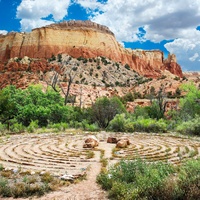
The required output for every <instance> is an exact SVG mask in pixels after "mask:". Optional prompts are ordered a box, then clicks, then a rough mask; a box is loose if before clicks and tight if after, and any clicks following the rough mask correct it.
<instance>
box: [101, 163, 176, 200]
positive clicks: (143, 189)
mask: <svg viewBox="0 0 200 200" xmlns="http://www.w3.org/2000/svg"><path fill="white" fill-rule="evenodd" d="M173 172H174V169H173V167H172V166H170V165H166V164H163V163H151V164H150V163H147V162H145V161H142V160H140V159H138V160H134V161H121V162H120V163H119V164H117V165H116V166H114V167H112V168H111V169H109V170H108V172H106V173H102V174H100V175H99V176H98V177H97V182H98V183H99V184H101V185H102V188H103V189H106V190H108V191H109V197H110V198H111V199H116V200H118V199H119V200H121V199H127V200H128V199H130V200H131V199H154V198H152V190H157V188H158V187H159V186H160V185H161V184H162V183H163V182H164V180H165V179H166V178H167V177H168V176H169V175H170V174H172V173H173Z"/></svg>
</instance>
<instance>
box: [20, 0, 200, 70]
mask: <svg viewBox="0 0 200 200" xmlns="http://www.w3.org/2000/svg"><path fill="white" fill-rule="evenodd" d="M72 4H79V5H80V6H81V7H82V8H84V9H85V10H86V12H87V14H88V19H91V20H92V21H94V22H97V23H99V24H103V25H106V26H108V27H109V28H110V29H111V31H113V33H114V34H115V36H116V38H117V40H118V41H119V42H120V43H123V42H135V41H141V42H143V41H147V40H150V41H152V42H155V43H159V42H161V41H163V40H173V41H172V42H169V43H167V44H166V45H165V48H166V49H167V50H168V51H170V52H171V53H175V54H176V56H177V60H178V62H179V63H180V64H181V65H183V63H186V64H187V65H188V66H190V67H189V68H191V69H192V68H193V66H195V65H197V62H198V59H199V58H196V57H194V56H195V55H197V54H195V53H197V52H200V43H199V41H200V31H198V30H196V27H197V26H200V0H184V2H183V1H181V0H178V1H174V0H168V1H166V0H159V1H157V0H144V1H142V0H126V1H122V0H114V1H113V0H101V1H100V0H22V2H21V4H20V5H19V6H18V8H17V18H19V19H21V29H22V30H23V31H30V30H31V29H32V28H35V27H40V26H44V25H47V24H50V23H52V21H59V20H62V19H63V18H64V17H65V16H66V15H67V14H68V13H67V10H68V7H69V6H70V5H72ZM49 17H51V20H49ZM47 19H48V20H47ZM195 58H196V59H195ZM193 60H194V61H193ZM191 63H192V64H191ZM198 63H199V62H198ZM185 69H186V67H185Z"/></svg>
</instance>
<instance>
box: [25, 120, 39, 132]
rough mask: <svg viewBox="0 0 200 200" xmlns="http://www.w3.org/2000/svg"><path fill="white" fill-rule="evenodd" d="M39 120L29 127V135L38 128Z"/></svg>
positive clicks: (32, 122)
mask: <svg viewBox="0 0 200 200" xmlns="http://www.w3.org/2000/svg"><path fill="white" fill-rule="evenodd" d="M38 127H39V126H38V120H35V121H31V123H30V124H29V126H28V127H27V131H28V132H29V133H33V132H34V131H35V130H36V129H37V128H38Z"/></svg>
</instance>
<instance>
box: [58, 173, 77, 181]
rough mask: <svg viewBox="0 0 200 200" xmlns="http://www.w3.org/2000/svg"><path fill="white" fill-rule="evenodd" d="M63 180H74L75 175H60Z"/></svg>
mask: <svg viewBox="0 0 200 200" xmlns="http://www.w3.org/2000/svg"><path fill="white" fill-rule="evenodd" d="M60 179H61V180H65V181H73V180H74V176H73V175H68V174H64V175H63V176H61V177H60Z"/></svg>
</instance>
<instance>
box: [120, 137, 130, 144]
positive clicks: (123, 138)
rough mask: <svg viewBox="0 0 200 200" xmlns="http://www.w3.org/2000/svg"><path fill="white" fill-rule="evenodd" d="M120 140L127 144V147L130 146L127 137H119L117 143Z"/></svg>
mask: <svg viewBox="0 0 200 200" xmlns="http://www.w3.org/2000/svg"><path fill="white" fill-rule="evenodd" d="M121 140H124V141H126V142H127V145H130V144H131V143H130V140H129V138H128V137H120V138H119V139H118V142H119V141H121Z"/></svg>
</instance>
